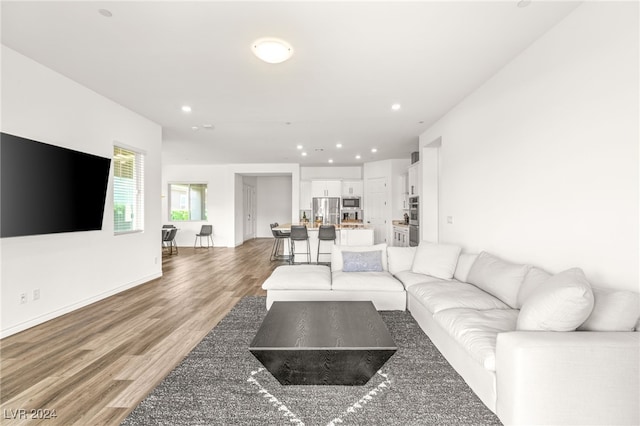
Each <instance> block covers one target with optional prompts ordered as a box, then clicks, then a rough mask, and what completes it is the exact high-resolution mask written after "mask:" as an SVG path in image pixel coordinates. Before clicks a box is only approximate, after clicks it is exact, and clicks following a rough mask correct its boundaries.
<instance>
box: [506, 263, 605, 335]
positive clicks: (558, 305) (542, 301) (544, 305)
mask: <svg viewBox="0 0 640 426" xmlns="http://www.w3.org/2000/svg"><path fill="white" fill-rule="evenodd" d="M592 310H593V292H592V290H591V285H590V284H589V282H588V281H587V278H586V277H585V276H584V272H582V269H580V268H572V269H568V270H566V271H564V272H560V273H559V274H556V275H554V276H552V277H551V278H549V279H548V280H546V281H545V282H543V283H542V284H540V285H539V286H538V287H536V289H535V291H534V292H532V293H531V294H530V295H529V297H528V298H527V300H526V301H525V302H524V305H522V309H520V314H519V315H518V325H517V329H518V330H526V331H535V330H542V331H573V330H575V329H576V328H578V326H580V324H582V323H583V322H584V321H585V320H586V319H587V318H588V317H589V315H590V314H591V311H592Z"/></svg>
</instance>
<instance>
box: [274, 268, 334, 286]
mask: <svg viewBox="0 0 640 426" xmlns="http://www.w3.org/2000/svg"><path fill="white" fill-rule="evenodd" d="M262 288H263V289H265V290H330V289H331V270H330V269H329V267H328V266H324V265H284V266H278V267H277V268H276V269H275V270H274V271H273V272H272V273H271V275H270V276H269V278H267V279H266V280H265V282H264V283H263V284H262Z"/></svg>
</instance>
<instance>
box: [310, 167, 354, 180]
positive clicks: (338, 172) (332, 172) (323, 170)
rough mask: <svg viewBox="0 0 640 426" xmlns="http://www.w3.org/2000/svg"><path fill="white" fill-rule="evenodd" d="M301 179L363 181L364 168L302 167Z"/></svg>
mask: <svg viewBox="0 0 640 426" xmlns="http://www.w3.org/2000/svg"><path fill="white" fill-rule="evenodd" d="M300 179H303V180H311V179H320V180H322V179H362V167H360V166H349V167H347V166H335V167H300Z"/></svg>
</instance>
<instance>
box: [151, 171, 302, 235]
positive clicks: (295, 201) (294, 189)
mask: <svg viewBox="0 0 640 426" xmlns="http://www.w3.org/2000/svg"><path fill="white" fill-rule="evenodd" d="M246 176H257V177H258V178H257V182H259V181H260V179H262V178H266V177H272V178H275V177H277V176H280V177H286V178H288V179H289V182H290V183H289V191H290V200H289V205H288V212H289V214H288V217H287V221H288V222H291V221H293V220H294V218H297V216H298V205H299V204H300V166H299V165H298V164H228V165H165V166H163V167H162V191H163V198H162V221H163V223H173V224H174V225H176V226H177V227H178V228H179V231H178V234H177V236H176V242H177V244H178V246H193V242H194V239H195V234H197V233H198V232H199V231H200V227H201V226H202V224H203V223H209V224H211V225H213V241H214V244H215V245H216V246H226V247H235V246H238V245H240V244H242V242H243V237H244V235H243V233H244V232H243V231H244V227H243V226H244V216H243V211H242V210H243V195H242V183H243V180H244V177H246ZM170 182H202V183H207V184H208V185H209V186H208V190H207V197H208V198H207V210H208V221H206V222H204V221H203V222H170V221H169V206H168V199H167V197H166V193H167V191H168V185H169V183H170ZM259 192H260V191H259V183H258V194H257V197H260V196H261V195H260V193H259ZM258 208H260V207H259V202H258ZM259 217H260V214H259ZM257 226H258V229H257V232H258V235H259V234H260V232H261V229H260V228H261V225H260V222H258V224H257ZM268 228H269V225H268V223H267V230H268Z"/></svg>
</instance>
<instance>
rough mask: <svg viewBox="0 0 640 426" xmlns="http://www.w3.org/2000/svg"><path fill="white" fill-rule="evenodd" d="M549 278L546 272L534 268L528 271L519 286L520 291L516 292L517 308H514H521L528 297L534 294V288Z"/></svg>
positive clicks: (549, 275)
mask: <svg viewBox="0 0 640 426" xmlns="http://www.w3.org/2000/svg"><path fill="white" fill-rule="evenodd" d="M549 278H551V274H550V273H548V272H547V271H545V270H543V269H540V268H537V267H535V266H533V267H531V269H529V272H527V275H525V277H524V281H523V282H522V285H521V286H520V290H518V298H517V302H516V303H517V306H516V308H518V309H520V308H522V305H524V302H525V301H526V300H527V299H528V298H529V296H530V295H531V294H532V293H534V292H535V290H536V288H538V286H539V285H540V284H542V283H543V282H545V281H547V280H548V279H549Z"/></svg>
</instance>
